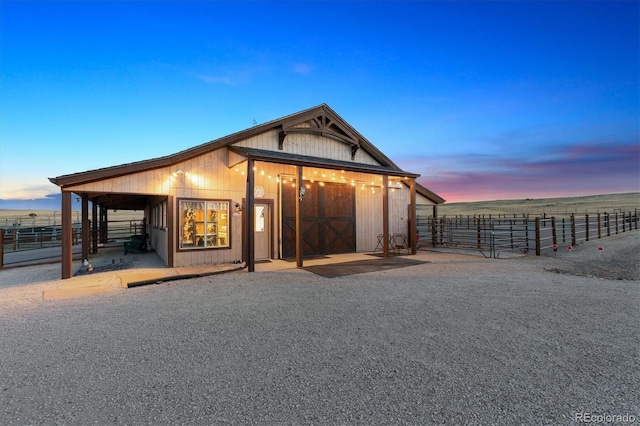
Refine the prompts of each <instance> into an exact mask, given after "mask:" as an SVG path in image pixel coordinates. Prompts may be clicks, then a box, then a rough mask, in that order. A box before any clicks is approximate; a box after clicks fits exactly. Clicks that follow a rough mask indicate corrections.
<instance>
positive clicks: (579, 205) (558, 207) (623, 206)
mask: <svg viewBox="0 0 640 426" xmlns="http://www.w3.org/2000/svg"><path fill="white" fill-rule="evenodd" d="M636 209H638V210H640V192H630V193H624V194H606V195H590V196H584V197H564V198H538V199H522V200H496V201H479V202H473V203H451V204H448V203H445V204H442V205H440V206H438V216H458V215H463V216H466V215H471V216H473V215H476V216H477V215H483V214H484V215H489V214H491V215H497V214H517V215H522V214H523V213H529V214H532V215H542V214H543V213H546V214H547V215H570V214H571V213H576V214H577V213H605V212H607V213H615V212H622V211H624V212H633V211H635V210H636Z"/></svg>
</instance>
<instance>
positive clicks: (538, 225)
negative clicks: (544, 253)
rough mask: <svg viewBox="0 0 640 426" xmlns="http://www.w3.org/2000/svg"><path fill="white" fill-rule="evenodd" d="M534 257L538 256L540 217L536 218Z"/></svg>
mask: <svg viewBox="0 0 640 426" xmlns="http://www.w3.org/2000/svg"><path fill="white" fill-rule="evenodd" d="M536 256H540V217H536Z"/></svg>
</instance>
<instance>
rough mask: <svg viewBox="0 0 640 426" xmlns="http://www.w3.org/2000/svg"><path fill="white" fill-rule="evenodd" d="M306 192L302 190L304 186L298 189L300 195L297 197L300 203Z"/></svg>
mask: <svg viewBox="0 0 640 426" xmlns="http://www.w3.org/2000/svg"><path fill="white" fill-rule="evenodd" d="M305 192H306V190H305V189H304V186H301V187H300V195H299V196H298V199H299V200H300V201H302V199H303V198H304V193H305Z"/></svg>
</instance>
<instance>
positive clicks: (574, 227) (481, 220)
mask: <svg viewBox="0 0 640 426" xmlns="http://www.w3.org/2000/svg"><path fill="white" fill-rule="evenodd" d="M416 226H417V232H418V236H419V241H420V242H421V243H420V244H421V245H422V246H424V245H425V240H426V239H429V240H430V241H429V242H430V244H431V246H433V247H450V248H461V249H474V250H478V251H480V252H481V253H482V254H483V255H485V257H495V258H497V257H499V256H500V253H503V252H509V251H511V252H514V251H518V252H522V253H529V252H535V254H536V255H538V256H539V255H541V253H542V252H543V251H545V250H557V248H558V245H561V244H564V245H567V246H575V245H577V244H579V243H581V242H584V241H589V240H595V239H600V238H606V237H610V236H612V235H617V234H619V233H623V232H627V231H631V230H634V229H636V230H637V229H638V211H637V210H634V211H633V212H616V213H596V214H591V215H590V214H584V215H578V214H574V213H572V214H571V215H569V216H567V217H555V216H554V217H546V216H545V215H543V217H535V218H531V217H529V216H528V215H523V217H522V218H515V217H513V218H507V217H504V216H501V215H498V216H497V217H491V216H489V217H484V216H483V217H475V216H474V217H471V216H466V217H464V216H456V217H453V218H448V217H446V216H443V217H440V218H434V217H430V216H420V215H417V216H416Z"/></svg>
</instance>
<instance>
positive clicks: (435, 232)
mask: <svg viewBox="0 0 640 426" xmlns="http://www.w3.org/2000/svg"><path fill="white" fill-rule="evenodd" d="M437 220H438V218H437V217H435V216H434V217H432V218H431V245H432V246H433V247H435V246H436V245H437V244H438V230H437V228H436V227H437Z"/></svg>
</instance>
